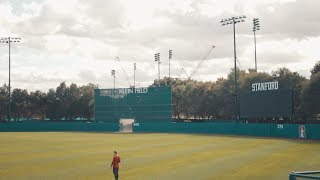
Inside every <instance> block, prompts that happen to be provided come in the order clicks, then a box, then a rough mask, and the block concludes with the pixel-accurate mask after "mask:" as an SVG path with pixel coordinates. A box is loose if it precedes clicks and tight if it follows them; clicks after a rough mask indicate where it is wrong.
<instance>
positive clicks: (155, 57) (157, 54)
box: [154, 53, 161, 86]
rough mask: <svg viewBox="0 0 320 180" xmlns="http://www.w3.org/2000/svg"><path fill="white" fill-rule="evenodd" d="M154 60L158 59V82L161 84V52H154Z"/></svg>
mask: <svg viewBox="0 0 320 180" xmlns="http://www.w3.org/2000/svg"><path fill="white" fill-rule="evenodd" d="M154 61H158V84H159V86H160V63H161V62H160V53H156V54H154Z"/></svg>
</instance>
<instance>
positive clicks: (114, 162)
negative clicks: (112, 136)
mask: <svg viewBox="0 0 320 180" xmlns="http://www.w3.org/2000/svg"><path fill="white" fill-rule="evenodd" d="M119 164H120V156H119V155H118V152H117V151H114V152H113V159H112V162H111V167H112V168H113V174H114V178H115V179H116V180H118V178H119V174H118V173H119Z"/></svg>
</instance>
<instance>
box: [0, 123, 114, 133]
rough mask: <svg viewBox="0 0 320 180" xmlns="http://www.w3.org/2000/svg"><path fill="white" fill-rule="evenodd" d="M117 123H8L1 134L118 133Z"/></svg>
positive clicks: (3, 124)
mask: <svg viewBox="0 0 320 180" xmlns="http://www.w3.org/2000/svg"><path fill="white" fill-rule="evenodd" d="M118 129H119V125H118V124H116V123H94V122H90V123H88V122H50V121H43V122H41V121H40V122H37V121H35V122H28V121H25V122H7V123H0V132H26V131H27V132H37V131H39V132H40V131H42V132H50V131H55V132H59V131H85V132H91V131H99V132H100V131H107V132H115V131H118Z"/></svg>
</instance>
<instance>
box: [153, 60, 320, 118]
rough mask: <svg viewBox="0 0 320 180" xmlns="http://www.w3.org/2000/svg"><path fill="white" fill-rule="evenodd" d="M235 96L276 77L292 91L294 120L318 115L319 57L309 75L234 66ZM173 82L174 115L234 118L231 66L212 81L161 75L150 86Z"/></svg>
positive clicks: (179, 116)
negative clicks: (160, 77)
mask: <svg viewBox="0 0 320 180" xmlns="http://www.w3.org/2000/svg"><path fill="white" fill-rule="evenodd" d="M237 81H238V97H239V94H240V92H246V91H251V84H252V83H257V82H271V81H278V83H279V86H281V87H279V88H283V89H292V91H293V106H294V107H293V115H294V116H293V119H295V120H297V121H303V120H308V119H309V120H311V119H317V118H318V119H319V118H320V61H319V62H317V63H316V64H315V65H314V67H313V68H312V69H311V76H310V78H306V77H303V76H302V75H300V74H299V73H297V72H293V71H290V70H289V69H288V68H285V67H284V68H279V69H277V70H275V71H272V72H271V73H266V72H256V71H255V70H254V69H249V70H247V71H245V70H239V69H237ZM159 83H160V86H167V85H170V84H171V85H172V89H173V92H172V93H173V116H174V117H175V118H177V119H233V118H234V98H235V85H234V70H233V69H231V71H230V73H229V74H228V76H227V78H218V79H217V80H216V81H214V82H212V81H210V82H202V81H196V80H192V79H186V80H181V79H178V78H176V79H172V78H171V79H169V78H163V79H161V80H160V82H158V81H157V80H155V81H154V83H153V85H152V86H158V84H159Z"/></svg>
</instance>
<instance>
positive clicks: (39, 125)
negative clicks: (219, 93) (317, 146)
mask: <svg viewBox="0 0 320 180" xmlns="http://www.w3.org/2000/svg"><path fill="white" fill-rule="evenodd" d="M10 131H12V132H19V131H21V132H22V131H86V132H93V131H96V132H102V131H106V132H116V131H119V122H117V123H113V122H90V123H88V122H50V121H31V122H28V121H24V122H10V123H9V122H8V123H0V132H10ZM133 132H150V133H154V132H160V133H161V132H163V133H199V134H228V135H246V136H263V137H277V138H294V139H298V138H301V139H320V124H306V125H298V124H258V123H251V124H245V123H183V122H181V123H180V122H177V123H175V122H169V121H166V122H158V121H155V122H147V121H141V122H136V123H134V124H133Z"/></svg>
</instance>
